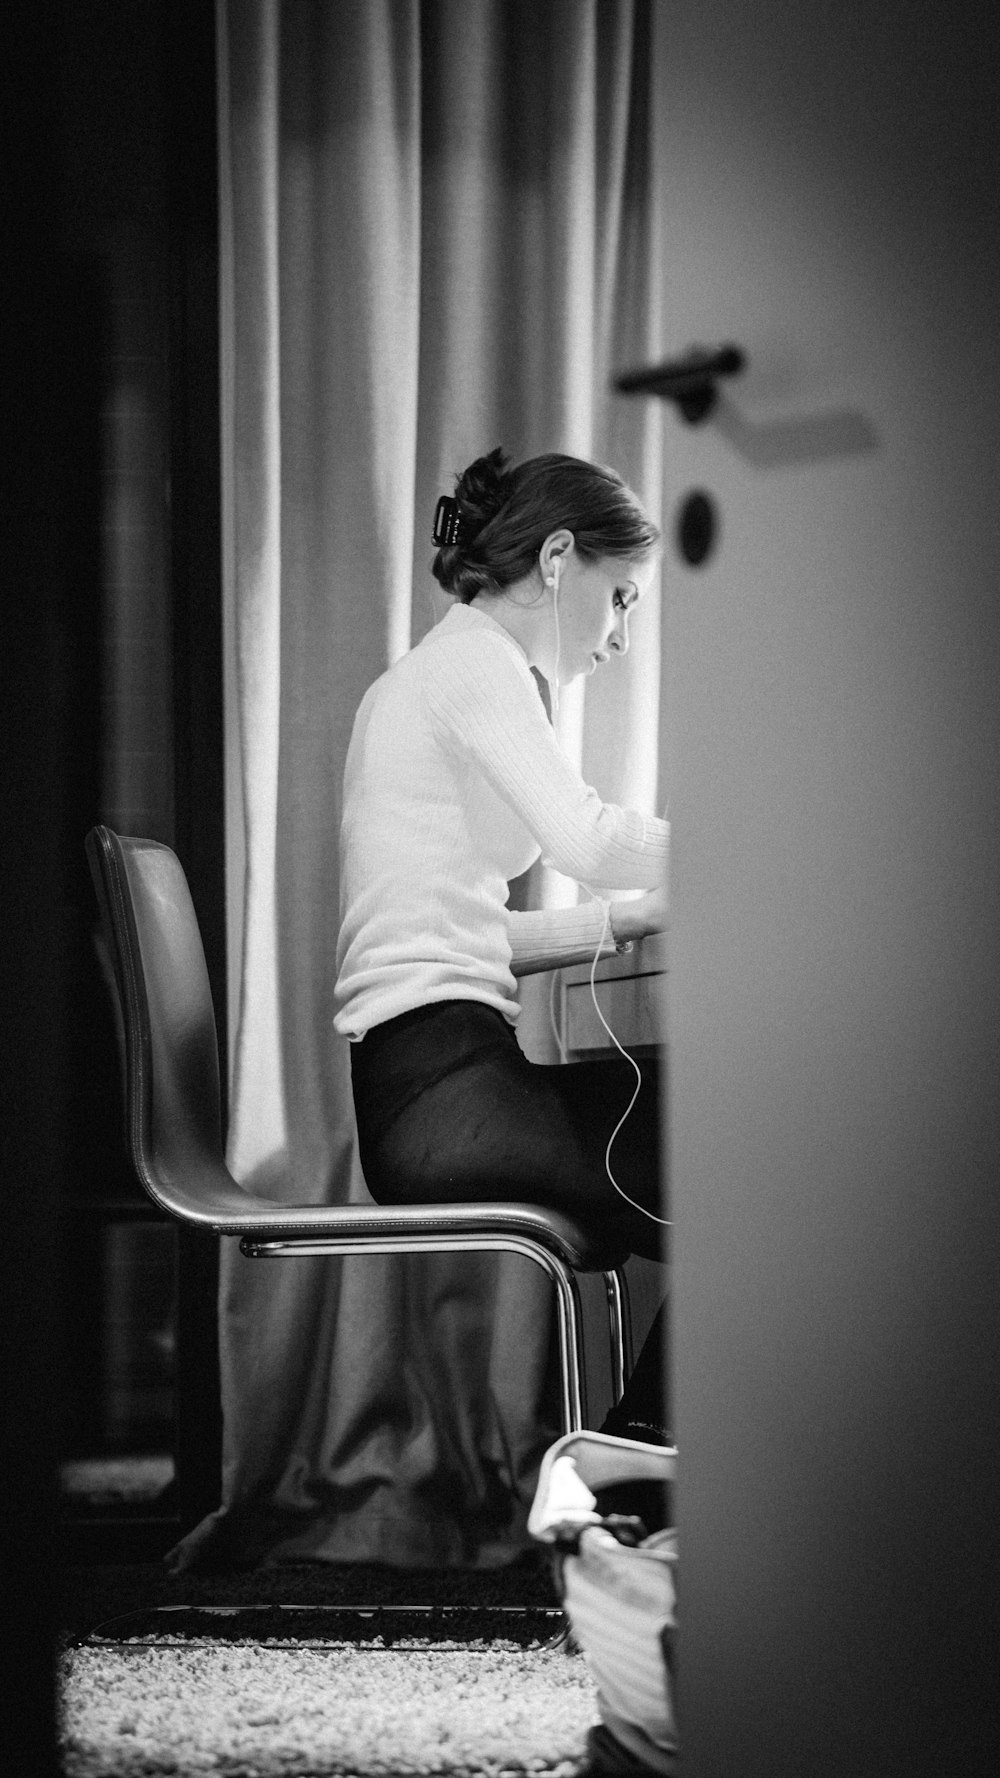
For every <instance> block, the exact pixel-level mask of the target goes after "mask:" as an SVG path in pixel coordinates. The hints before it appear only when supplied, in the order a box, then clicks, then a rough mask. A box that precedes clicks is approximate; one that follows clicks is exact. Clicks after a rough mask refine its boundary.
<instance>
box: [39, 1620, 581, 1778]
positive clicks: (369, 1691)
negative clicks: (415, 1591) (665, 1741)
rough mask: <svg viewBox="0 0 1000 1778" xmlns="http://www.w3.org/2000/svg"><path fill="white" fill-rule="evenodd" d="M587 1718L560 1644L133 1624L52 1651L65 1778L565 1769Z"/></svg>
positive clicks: (469, 1774) (345, 1776)
mask: <svg viewBox="0 0 1000 1778" xmlns="http://www.w3.org/2000/svg"><path fill="white" fill-rule="evenodd" d="M596 1720H597V1711H596V1705H595V1699H594V1688H593V1684H592V1682H591V1680H590V1677H589V1674H588V1671H587V1667H586V1665H585V1663H584V1661H583V1659H582V1658H581V1657H580V1656H579V1655H576V1654H570V1653H568V1652H567V1650H566V1649H565V1647H564V1646H560V1647H551V1646H548V1647H531V1648H524V1647H518V1646H517V1645H516V1644H515V1643H512V1642H511V1643H507V1642H498V1641H489V1642H487V1641H483V1642H481V1643H478V1644H477V1643H470V1642H466V1643H464V1644H461V1645H449V1644H447V1643H446V1642H444V1641H438V1642H436V1643H429V1644H427V1645H425V1646H423V1647H412V1648H409V1649H408V1650H407V1651H406V1652H400V1651H399V1650H398V1649H397V1648H395V1647H393V1646H392V1645H391V1643H389V1644H385V1643H383V1644H382V1645H381V1646H376V1645H374V1644H372V1645H359V1644H356V1643H355V1644H350V1643H344V1642H341V1643H334V1642H321V1641H319V1640H318V1639H315V1640H309V1639H306V1640H302V1639H298V1638H297V1639H295V1640H290V1639H284V1640H282V1639H279V1638H275V1639H268V1640H263V1641H255V1642H252V1643H251V1642H244V1641H237V1640H221V1641H220V1640H216V1639H212V1640H208V1639H204V1640H198V1639H193V1638H192V1639H178V1641H177V1642H173V1643H171V1644H169V1645H157V1644H156V1643H154V1642H152V1641H150V1640H148V1639H145V1640H139V1641H137V1642H136V1643H128V1642H125V1643H118V1644H115V1645H113V1646H101V1645H96V1646H90V1645H87V1644H83V1645H81V1646H77V1647H71V1648H67V1649H65V1650H64V1651H63V1653H62V1655H61V1658H60V1725H61V1726H60V1750H61V1760H62V1769H63V1771H64V1773H65V1775H66V1778H159V1775H160V1774H173V1775H177V1778H186V1775H187V1774H201V1773H218V1774H220V1775H223V1778H410V1775H411V1774H414V1775H415V1774H423V1775H429V1774H433V1775H434V1778H528V1775H529V1774H530V1775H531V1778H571V1775H573V1774H576V1773H578V1772H579V1771H580V1770H581V1765H582V1762H583V1760H584V1748H585V1742H586V1737H587V1732H588V1729H589V1728H590V1727H591V1726H592V1725H593V1724H594V1723H595V1722H596Z"/></svg>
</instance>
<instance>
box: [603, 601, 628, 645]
mask: <svg viewBox="0 0 1000 1778" xmlns="http://www.w3.org/2000/svg"><path fill="white" fill-rule="evenodd" d="M608 642H609V645H610V646H611V647H612V648H613V649H614V651H615V653H616V654H628V612H627V611H623V612H622V614H621V616H620V617H619V619H618V622H617V623H616V624H615V627H614V629H613V630H612V632H611V635H610V636H609V637H608Z"/></svg>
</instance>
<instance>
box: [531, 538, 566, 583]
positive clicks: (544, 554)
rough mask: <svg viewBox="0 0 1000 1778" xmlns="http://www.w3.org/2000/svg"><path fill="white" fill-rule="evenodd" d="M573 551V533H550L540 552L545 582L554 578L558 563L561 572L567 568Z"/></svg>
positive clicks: (539, 562) (539, 564)
mask: <svg viewBox="0 0 1000 1778" xmlns="http://www.w3.org/2000/svg"><path fill="white" fill-rule="evenodd" d="M572 549H573V533H572V531H567V530H566V529H563V530H561V531H552V532H550V533H549V535H548V537H546V539H545V542H544V543H543V544H542V547H541V549H540V550H539V552H538V566H539V568H540V569H541V574H542V580H543V581H546V580H550V579H551V578H552V570H553V567H554V566H555V564H556V563H557V562H558V564H559V568H560V571H561V570H562V569H563V568H564V567H565V566H566V562H567V559H568V557H569V556H570V554H571V552H572Z"/></svg>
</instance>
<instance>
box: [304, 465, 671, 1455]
mask: <svg viewBox="0 0 1000 1778" xmlns="http://www.w3.org/2000/svg"><path fill="white" fill-rule="evenodd" d="M657 540H658V533H657V531H656V528H655V526H653V525H652V524H651V523H650V521H649V520H648V518H646V516H645V514H644V513H643V512H642V510H641V508H640V506H639V503H638V501H637V500H636V498H635V495H634V494H632V493H631V491H630V490H629V489H628V488H627V487H626V486H625V485H624V483H623V482H622V481H621V480H620V479H619V478H618V477H617V476H616V475H614V474H613V473H612V472H610V471H608V470H606V469H601V468H598V467H596V466H595V465H593V464H590V463H585V462H582V461H580V460H579V459H577V458H573V457H566V456H557V455H549V456H543V457H535V458H532V459H530V460H529V461H528V462H526V463H522V464H521V465H519V466H518V467H516V468H514V467H511V466H510V465H509V463H508V462H507V460H506V458H505V457H504V455H503V453H502V452H501V451H499V450H497V451H493V452H492V453H491V454H490V455H489V456H487V457H483V458H480V459H478V460H477V461H476V462H475V463H473V464H472V465H471V466H470V467H469V468H468V469H467V470H465V472H464V473H463V474H462V475H461V476H459V478H458V481H457V484H456V490H455V497H454V499H453V500H452V499H447V498H446V499H444V500H442V501H440V502H439V505H438V514H437V519H436V524H435V532H434V541H435V543H437V544H438V545H439V548H438V553H437V555H436V556H435V558H434V562H433V571H434V574H435V577H436V578H437V580H438V581H439V582H440V584H441V585H442V586H443V587H444V589H445V590H446V592H448V593H450V594H452V595H453V596H454V597H455V599H456V604H455V606H454V607H453V609H452V610H451V611H449V612H448V614H447V616H446V617H445V618H444V619H443V620H442V621H441V622H440V623H439V624H437V625H436V626H435V628H434V629H433V630H431V632H430V633H429V634H428V635H427V636H425V637H424V639H423V641H422V642H421V643H420V644H419V645H418V647H416V648H414V649H413V650H412V651H411V652H410V653H409V654H408V655H406V656H405V657H404V658H403V659H402V660H400V661H398V662H397V663H396V665H395V666H393V667H392V668H390V670H389V671H388V672H387V673H385V674H383V675H382V677H381V678H380V679H379V680H377V681H376V683H375V684H374V685H373V686H371V687H370V689H369V691H368V692H367V694H366V696H365V698H364V699H363V701H362V703H361V707H360V709H359V711H358V714H357V718H356V720H355V725H354V732H353V735H352V739H351V745H350V749H349V752H348V757H347V765H346V770H345V778H344V813H343V833H342V873H343V874H342V891H341V916H342V923H341V932H340V940H339V944H338V958H337V961H338V980H337V1009H338V1010H337V1016H336V1027H337V1030H338V1031H339V1032H341V1033H342V1034H343V1035H345V1036H347V1037H348V1038H349V1039H350V1040H351V1046H352V1047H351V1066H352V1082H353V1089H354V1101H355V1107H356V1111H357V1121H358V1136H359V1143H360V1154H361V1164H362V1167H363V1170H364V1174H365V1179H366V1182H367V1184H368V1188H369V1190H370V1192H371V1194H372V1196H373V1197H374V1198H375V1199H376V1201H377V1202H381V1203H421V1202H435V1201H436V1202H445V1201H449V1200H450V1201H454V1202H462V1201H464V1202H469V1201H474V1200H489V1199H514V1200H521V1201H526V1202H535V1203H542V1204H549V1205H553V1206H555V1207H557V1208H561V1209H564V1210H566V1211H568V1212H570V1213H571V1214H573V1215H575V1216H578V1217H582V1218H592V1219H593V1220H594V1221H597V1222H599V1223H600V1224H601V1226H602V1227H606V1228H608V1229H609V1231H613V1232H614V1233H615V1234H616V1235H621V1236H623V1237H624V1239H625V1241H626V1242H627V1243H628V1245H629V1247H630V1249H631V1250H632V1251H633V1252H636V1253H641V1254H645V1255H647V1256H650V1257H653V1258H657V1257H660V1255H661V1236H662V1223H661V1221H660V1207H659V1144H658V1118H657V1110H658V1083H657V1079H656V1069H655V1067H649V1066H647V1067H646V1068H645V1069H644V1071H643V1072H644V1079H643V1083H642V1087H641V1090H640V1092H639V1095H638V1098H637V1101H636V1104H635V1106H634V1108H633V1110H632V1112H631V1114H630V1115H629V1116H628V1118H627V1119H626V1121H625V1124H624V1127H623V1128H622V1130H621V1132H620V1134H619V1135H618V1136H617V1138H616V1140H615V1143H614V1147H613V1157H612V1171H613V1173H614V1175H615V1179H616V1180H617V1182H618V1187H619V1188H620V1189H618V1188H616V1185H615V1184H614V1183H613V1182H612V1179H611V1177H610V1174H609V1170H608V1167H607V1166H606V1162H605V1153H606V1149H607V1146H608V1142H609V1139H610V1138H611V1136H612V1133H613V1131H614V1129H615V1126H616V1125H617V1124H618V1122H619V1120H620V1119H621V1117H622V1115H623V1113H624V1112H625V1110H626V1108H627V1106H628V1104H629V1101H630V1099H631V1098H632V1096H633V1092H634V1089H635V1072H634V1070H633V1068H632V1066H631V1065H630V1063H629V1062H627V1061H625V1060H623V1059H621V1058H618V1057H615V1058H613V1059H611V1060H602V1061H596V1062H577V1063H572V1064H569V1065H565V1066H553V1067H546V1066H540V1065H537V1064H533V1063H530V1062H528V1061H527V1059H526V1058H525V1056H524V1054H523V1053H522V1051H521V1049H520V1048H519V1046H518V1042H517V1036H516V1025H517V1019H518V1015H519V1011H520V1008H519V1005H518V1000H517V979H518V978H519V977H520V976H522V975H526V974H529V973H530V972H532V971H535V970H546V969H552V968H555V967H558V966H560V965H564V964H568V963H577V962H582V961H589V960H590V959H591V958H592V957H593V956H594V954H595V952H597V951H598V950H599V949H600V950H601V951H602V952H613V951H614V950H615V949H622V948H624V947H626V946H627V945H629V944H630V943H631V941H632V940H634V939H636V938H640V937H643V936H644V935H645V934H647V933H652V932H658V931H660V930H662V928H663V926H664V925H665V921H666V894H665V887H664V884H665V874H666V863H667V837H668V830H667V824H666V822H664V821H660V820H657V819H655V818H654V817H652V816H647V815H642V814H639V813H637V812H635V811H629V810H623V809H619V808H617V807H615V806H613V805H611V804H606V803H602V802H601V800H600V798H599V797H598V795H597V793H596V792H595V791H594V790H592V789H590V788H588V786H587V785H586V784H585V783H584V782H583V780H582V778H581V777H580V775H579V773H578V772H577V771H576V770H575V768H574V767H573V766H572V765H571V764H570V762H569V761H568V760H567V758H566V757H565V755H564V754H563V753H562V751H561V749H560V747H559V745H558V742H557V740H556V738H555V734H554V732H553V729H552V727H551V724H550V722H549V719H548V716H547V714H546V711H545V707H544V704H543V702H542V698H541V695H540V693H539V689H538V685H537V683H536V681H535V679H534V678H533V676H532V669H535V670H536V671H537V672H538V673H540V674H541V675H542V676H543V677H544V679H545V680H546V681H547V683H548V686H549V690H550V694H551V697H552V701H553V703H557V701H558V695H559V687H560V686H561V685H565V684H568V683H569V682H570V681H571V680H573V679H576V678H578V677H579V676H580V675H581V674H584V673H592V672H594V671H595V670H596V669H597V667H598V666H600V665H603V664H604V663H605V662H607V661H608V660H610V659H611V657H612V656H613V655H616V654H624V652H625V651H626V649H627V648H628V625H629V614H630V612H631V611H632V610H633V608H634V606H635V605H636V603H637V601H638V600H639V599H640V598H641V597H642V596H643V594H644V593H645V592H646V590H647V587H648V585H649V582H650V581H651V579H652V576H653V572H654V567H655V560H654V558H655V551H656V544H657ZM539 857H541V858H543V859H544V860H545V862H546V863H547V864H550V865H552V866H553V867H554V868H555V869H556V870H558V871H561V872H562V873H564V874H565V875H567V876H570V877H573V878H575V879H576V880H577V881H578V882H579V883H581V884H582V885H584V887H585V888H587V889H588V890H589V891H590V892H591V893H590V896H589V897H588V898H587V899H586V900H584V901H583V902H582V903H581V904H580V905H578V906H576V907H573V908H569V909H558V910H557V909H546V910H543V911H541V912H533V913H519V912H514V911H512V910H511V909H509V908H508V907H507V888H508V882H509V880H510V879H511V878H513V877H516V876H519V875H520V874H521V873H522V872H523V871H525V870H526V869H527V868H528V867H529V865H531V864H533V863H534V862H535V860H536V859H538V858H539ZM617 890H633V891H642V893H641V894H640V895H639V896H638V897H637V898H636V899H632V900H628V901H625V902H620V901H616V902H614V903H612V904H609V902H608V901H607V900H606V899H605V897H607V896H609V895H610V894H612V893H613V892H614V891H617ZM623 1194H625V1195H623ZM657 1359H658V1332H655V1331H654V1336H652V1338H651V1341H647V1349H646V1351H645V1352H644V1354H643V1356H642V1357H641V1358H640V1361H639V1364H638V1365H637V1366H636V1370H635V1372H634V1373H633V1377H632V1379H630V1383H629V1388H628V1391H627V1393H626V1399H625V1402H624V1403H623V1404H622V1405H621V1407H620V1408H619V1410H618V1411H617V1413H616V1417H615V1419H614V1421H613V1422H612V1423H611V1425H613V1428H614V1430H617V1431H624V1430H628V1429H631V1430H632V1434H633V1436H636V1437H641V1438H650V1437H652V1436H654V1435H662V1428H661V1424H660V1423H661V1422H662V1412H661V1409H660V1400H661V1396H660V1375H659V1366H658V1362H657ZM647 1373H648V1374H647ZM644 1376H645V1378H646V1381H645V1383H643V1378H644ZM611 1425H609V1424H608V1423H606V1426H608V1429H609V1430H610V1429H611Z"/></svg>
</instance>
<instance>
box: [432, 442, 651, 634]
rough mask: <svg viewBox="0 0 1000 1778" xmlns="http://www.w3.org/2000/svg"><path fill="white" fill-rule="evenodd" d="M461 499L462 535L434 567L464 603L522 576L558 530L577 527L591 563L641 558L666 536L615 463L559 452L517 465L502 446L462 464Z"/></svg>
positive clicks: (440, 553)
mask: <svg viewBox="0 0 1000 1778" xmlns="http://www.w3.org/2000/svg"><path fill="white" fill-rule="evenodd" d="M455 499H456V501H457V503H458V510H459V514H460V517H461V531H460V535H459V539H458V541H457V543H452V544H446V545H445V546H444V547H443V548H442V549H439V550H438V552H437V555H436V556H435V557H434V560H433V562H432V563H431V569H432V572H433V574H434V577H435V579H436V580H438V581H439V582H440V584H441V585H442V586H443V587H444V589H445V591H446V592H448V593H452V594H454V596H455V597H456V598H457V599H460V600H461V601H462V603H463V605H468V604H469V602H470V600H472V599H474V598H475V597H476V594H477V593H499V592H501V591H502V590H503V588H504V587H506V586H511V585H512V584H513V582H514V581H517V580H522V579H524V578H525V577H526V576H527V575H528V574H530V573H531V571H532V569H533V568H535V567H537V564H538V552H539V550H540V549H541V547H542V544H543V543H544V542H545V539H546V537H549V536H551V534H552V532H553V531H561V530H563V529H566V530H567V531H572V533H573V538H574V542H575V544H576V548H577V550H578V551H579V553H580V555H581V556H585V557H588V558H590V560H592V561H594V560H597V559H598V558H600V557H601V556H621V557H622V558H624V559H626V560H628V561H633V562H637V561H641V560H642V559H643V557H644V556H647V555H648V554H649V552H650V550H652V549H653V548H654V546H655V545H656V543H657V541H658V540H659V535H660V534H659V531H658V530H657V528H656V526H655V525H654V524H653V523H652V521H651V520H650V519H648V518H647V517H646V514H645V513H644V512H643V510H642V507H641V506H640V505H639V502H638V500H637V499H636V496H635V495H634V494H633V492H632V490H631V488H629V487H626V485H625V483H624V482H623V481H622V479H621V477H620V476H619V475H616V474H615V472H614V470H613V469H604V468H602V467H601V466H600V465H599V464H597V463H587V462H585V461H584V460H583V458H581V457H565V456H561V455H560V454H558V453H557V452H550V453H548V454H547V455H545V456H542V457H529V458H528V460H527V462H525V463H519V464H518V465H517V466H516V467H513V468H512V467H511V464H510V461H509V459H508V458H507V457H506V456H505V455H504V453H503V451H502V450H500V449H499V447H498V448H497V449H496V450H495V451H490V453H489V455H488V456H486V457H477V459H476V461H475V462H474V463H470V465H469V467H468V469H466V470H463V472H462V474H461V475H460V476H459V477H458V479H457V481H456V483H455Z"/></svg>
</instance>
